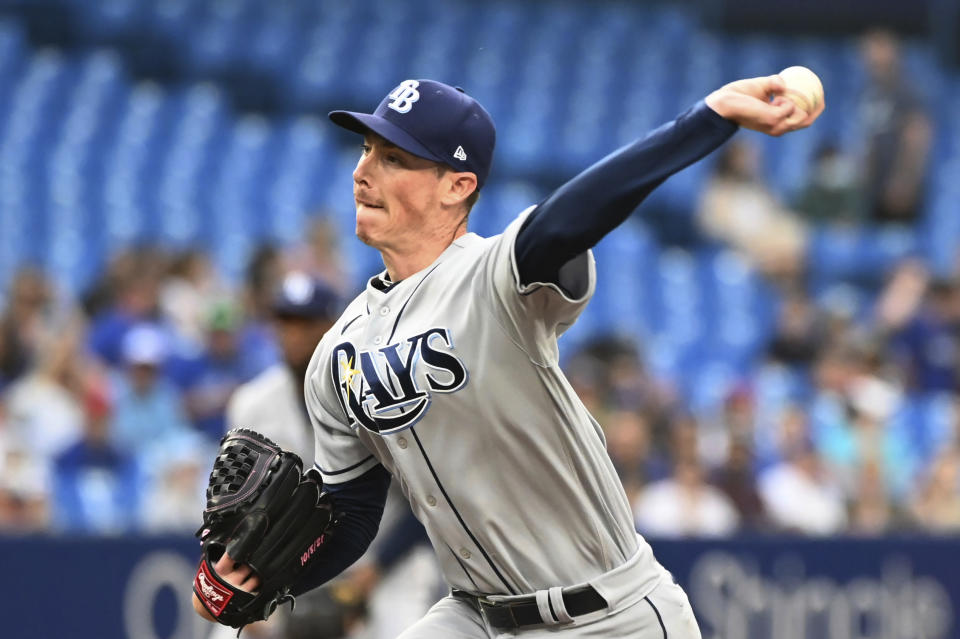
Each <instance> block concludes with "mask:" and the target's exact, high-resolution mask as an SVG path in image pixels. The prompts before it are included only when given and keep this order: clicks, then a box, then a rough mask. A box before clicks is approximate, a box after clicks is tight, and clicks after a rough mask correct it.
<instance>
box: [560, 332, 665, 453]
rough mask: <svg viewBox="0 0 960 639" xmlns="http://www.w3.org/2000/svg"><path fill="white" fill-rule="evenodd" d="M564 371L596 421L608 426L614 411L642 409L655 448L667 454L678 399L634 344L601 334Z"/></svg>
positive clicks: (585, 346) (584, 347)
mask: <svg viewBox="0 0 960 639" xmlns="http://www.w3.org/2000/svg"><path fill="white" fill-rule="evenodd" d="M564 368H565V370H566V371H567V374H568V375H569V376H570V380H571V383H572V384H573V386H574V388H575V389H576V390H577V393H578V394H579V396H580V398H581V400H582V401H583V402H584V405H585V406H587V408H588V409H589V410H590V412H591V414H592V415H594V416H595V417H596V418H597V421H599V422H600V423H601V424H606V422H607V418H606V414H607V413H608V412H611V411H619V410H627V411H630V410H642V411H643V413H644V416H645V417H646V420H647V423H648V424H649V427H650V428H649V430H650V434H651V442H652V445H653V447H654V449H655V450H657V451H661V452H663V451H666V448H667V441H668V439H669V425H670V422H671V420H672V419H673V418H674V415H675V413H676V412H677V411H678V398H677V397H676V395H675V393H674V392H673V391H672V390H671V389H670V388H668V387H667V386H666V385H665V384H663V383H662V382H660V381H659V380H657V379H655V378H654V377H653V375H651V374H650V372H649V371H647V370H646V368H645V366H644V362H643V359H642V357H641V355H640V352H639V349H638V347H637V344H636V342H635V341H633V340H632V339H629V338H624V337H620V336H616V335H600V336H598V337H596V338H594V339H593V340H591V341H589V342H587V343H586V344H585V345H584V346H583V347H582V348H581V349H580V350H579V351H578V352H577V353H574V354H573V355H572V356H571V357H570V359H569V361H568V362H567V363H566V365H565V367H564Z"/></svg>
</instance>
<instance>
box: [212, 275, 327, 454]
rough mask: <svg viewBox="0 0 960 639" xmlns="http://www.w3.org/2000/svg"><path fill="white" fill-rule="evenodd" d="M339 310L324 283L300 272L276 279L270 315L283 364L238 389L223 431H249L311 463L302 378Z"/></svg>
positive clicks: (228, 406)
mask: <svg viewBox="0 0 960 639" xmlns="http://www.w3.org/2000/svg"><path fill="white" fill-rule="evenodd" d="M342 310H343V309H342V308H341V303H340V299H339V296H338V295H337V293H336V292H335V291H334V289H333V288H332V287H331V286H330V285H329V284H327V283H326V282H324V281H323V280H320V279H318V278H316V277H313V276H311V275H307V274H306V273H302V272H299V271H294V272H291V273H288V274H287V275H286V276H285V277H284V278H283V279H282V280H281V282H280V285H279V286H278V289H277V292H276V294H275V296H274V299H273V303H272V305H271V312H272V316H273V327H274V332H275V333H276V336H277V341H278V342H279V344H280V351H281V355H282V360H281V361H280V362H278V363H276V364H274V365H273V366H271V367H270V368H268V369H266V370H265V371H263V372H262V373H260V374H259V375H257V376H256V377H254V378H253V379H252V380H250V381H249V382H247V383H246V384H243V385H241V386H240V387H239V388H237V390H236V392H235V393H234V394H233V396H232V397H231V398H230V401H229V403H228V404H227V428H237V427H242V428H252V429H254V430H256V431H258V432H261V433H263V434H264V435H266V436H267V437H269V438H270V439H272V440H274V441H275V442H277V443H278V444H279V445H280V446H282V447H283V448H284V449H286V450H290V451H293V452H295V453H297V454H298V455H300V458H301V459H304V460H312V459H313V430H312V428H311V426H310V421H309V419H308V418H307V408H306V404H305V403H304V397H303V379H304V376H305V375H306V372H307V365H308V364H309V363H310V356H311V355H312V354H313V349H314V348H316V346H317V343H318V342H319V341H320V338H322V337H323V335H324V333H326V332H327V330H328V329H329V328H330V327H331V326H332V325H333V322H334V321H335V320H336V319H337V317H338V316H339V314H340V311H342Z"/></svg>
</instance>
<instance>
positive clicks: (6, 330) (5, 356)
mask: <svg viewBox="0 0 960 639" xmlns="http://www.w3.org/2000/svg"><path fill="white" fill-rule="evenodd" d="M52 302H53V294H52V291H51V289H50V284H49V282H48V281H47V279H46V276H45V275H44V274H43V273H42V272H41V271H39V270H38V269H36V268H31V267H26V268H22V269H20V270H19V271H17V273H16V274H15V275H14V277H13V281H12V282H11V284H10V294H9V296H8V301H7V307H6V311H5V312H4V313H2V314H0V390H3V389H4V388H5V387H6V386H8V385H9V384H10V383H11V382H13V381H14V380H16V379H17V378H19V377H20V376H21V375H23V374H24V373H26V372H27V370H28V369H29V368H30V367H31V366H33V365H34V364H35V363H36V357H37V351H38V349H39V348H40V346H41V344H42V343H43V342H44V341H45V340H46V339H47V334H48V332H49V331H50V320H51V317H50V313H51V306H52Z"/></svg>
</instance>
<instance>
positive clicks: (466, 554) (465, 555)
mask: <svg viewBox="0 0 960 639" xmlns="http://www.w3.org/2000/svg"><path fill="white" fill-rule="evenodd" d="M460 556H461V557H463V558H464V559H470V557H471V556H472V555H471V554H470V551H469V550H467V549H466V548H461V549H460Z"/></svg>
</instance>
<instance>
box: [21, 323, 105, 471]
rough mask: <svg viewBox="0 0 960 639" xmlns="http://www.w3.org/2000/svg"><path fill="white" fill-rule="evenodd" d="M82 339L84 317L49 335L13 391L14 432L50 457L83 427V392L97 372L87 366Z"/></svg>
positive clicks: (44, 456)
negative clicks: (81, 321)
mask: <svg viewBox="0 0 960 639" xmlns="http://www.w3.org/2000/svg"><path fill="white" fill-rule="evenodd" d="M82 341H83V326H82V325H81V324H80V323H79V321H78V320H75V321H74V322H73V323H72V324H70V325H68V326H64V327H62V328H61V330H60V332H59V333H51V334H49V335H48V336H47V337H46V338H45V340H44V343H43V344H42V345H41V346H40V352H39V353H38V361H37V363H36V367H35V368H34V369H32V370H31V372H29V373H28V374H26V375H24V376H23V377H22V378H21V379H20V380H19V381H17V382H16V383H15V384H14V385H13V386H11V387H10V388H9V390H8V392H7V409H8V416H9V421H10V424H9V429H10V433H11V436H12V437H14V438H15V439H16V440H17V441H19V442H20V443H21V444H22V445H24V446H26V447H27V448H29V449H30V450H31V451H32V452H33V453H34V454H36V455H40V456H41V457H42V458H44V459H52V458H53V457H54V456H55V455H57V454H58V453H59V452H60V451H62V450H63V448H64V447H65V446H66V445H67V444H68V443H70V442H73V441H75V440H76V439H77V437H79V436H80V433H81V431H82V429H83V420H84V414H83V400H82V396H83V392H84V388H85V386H86V385H87V384H88V383H91V382H92V381H93V380H94V378H95V377H96V376H95V375H94V374H93V372H92V371H91V370H90V369H89V367H88V366H87V365H86V360H85V358H84V354H83V353H82V351H81V348H80V344H81V342H82Z"/></svg>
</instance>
